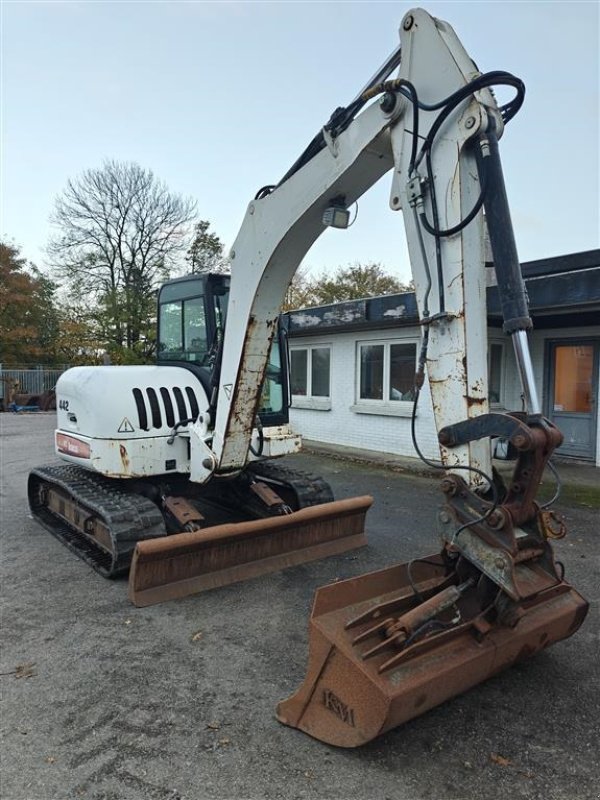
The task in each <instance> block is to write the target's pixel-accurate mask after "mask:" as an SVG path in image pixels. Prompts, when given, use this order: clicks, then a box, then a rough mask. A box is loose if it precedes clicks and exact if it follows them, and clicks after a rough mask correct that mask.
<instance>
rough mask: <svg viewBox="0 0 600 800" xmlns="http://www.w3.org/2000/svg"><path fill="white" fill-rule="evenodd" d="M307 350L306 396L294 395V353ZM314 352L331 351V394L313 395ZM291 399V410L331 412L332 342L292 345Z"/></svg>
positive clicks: (290, 349)
mask: <svg viewBox="0 0 600 800" xmlns="http://www.w3.org/2000/svg"><path fill="white" fill-rule="evenodd" d="M301 350H305V351H306V352H307V355H306V394H305V395H304V394H293V392H292V353H293V352H298V351H301ZM313 350H328V351H329V394H328V395H327V396H325V395H313V394H312V377H313V376H312V364H313V356H312V354H313ZM289 351H290V399H291V408H304V409H309V410H313V411H331V373H332V369H331V367H332V361H333V347H332V345H331V343H330V342H318V343H315V344H298V345H290V348H289Z"/></svg>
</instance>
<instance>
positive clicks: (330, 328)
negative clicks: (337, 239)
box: [287, 251, 600, 337]
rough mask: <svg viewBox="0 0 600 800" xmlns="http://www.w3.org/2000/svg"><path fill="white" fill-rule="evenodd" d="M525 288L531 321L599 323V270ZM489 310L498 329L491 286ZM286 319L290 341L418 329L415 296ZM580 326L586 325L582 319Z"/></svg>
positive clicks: (301, 313)
mask: <svg viewBox="0 0 600 800" xmlns="http://www.w3.org/2000/svg"><path fill="white" fill-rule="evenodd" d="M599 252H600V251H599ZM526 286H527V293H528V295H529V304H530V309H531V315H532V317H533V318H534V319H540V318H541V317H542V316H544V315H549V314H552V315H556V314H565V313H569V314H571V315H573V314H575V313H576V312H581V313H582V314H584V313H585V318H586V322H587V324H589V319H590V314H593V313H595V312H596V310H597V311H598V318H599V319H600V266H598V267H597V268H596V269H589V268H587V269H582V270H581V271H577V270H576V271H575V272H570V273H560V274H553V275H546V276H545V277H536V278H534V279H531V277H530V278H529V279H526ZM487 306H488V321H489V323H490V324H491V325H497V324H499V323H500V322H501V309H500V300H499V297H498V289H497V287H495V286H490V287H488V289H487ZM287 317H288V320H289V335H290V336H291V337H295V336H317V335H320V336H322V335H323V334H326V333H327V332H335V333H342V332H348V333H350V332H352V331H361V330H385V329H389V328H404V327H407V326H414V325H417V324H418V321H419V320H418V315H417V305H416V299H415V294H414V292H406V293H403V294H393V295H385V296H384V297H373V298H367V299H365V300H351V301H347V302H343V303H334V304H332V305H329V306H319V307H318V308H307V309H299V310H298V311H290V312H288V313H287ZM573 318H574V319H575V318H576V317H573ZM582 324H585V323H583V320H582Z"/></svg>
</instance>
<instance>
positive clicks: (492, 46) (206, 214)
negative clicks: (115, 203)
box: [0, 0, 600, 280]
mask: <svg viewBox="0 0 600 800" xmlns="http://www.w3.org/2000/svg"><path fill="white" fill-rule="evenodd" d="M0 2H1V15H2V19H1V23H2V33H1V39H2V41H1V44H2V65H1V66H2V74H1V89H2V96H1V107H2V153H1V167H2V179H1V184H0V202H1V209H0V235H1V236H2V237H3V238H5V239H8V240H9V241H13V242H14V243H15V244H17V245H18V246H20V248H21V251H22V255H24V256H25V257H26V258H27V259H29V260H31V261H33V262H34V263H36V264H37V265H38V266H40V267H42V268H43V267H44V265H45V262H46V259H45V253H44V248H45V245H46V243H47V241H48V238H49V236H50V235H51V233H52V229H51V226H50V223H49V217H50V214H51V212H52V208H53V204H54V200H55V198H56V196H57V195H58V194H59V193H60V192H61V191H62V189H63V188H64V187H65V185H66V182H67V180H68V179H69V178H75V177H77V175H79V174H80V173H81V172H82V171H83V170H85V169H88V168H90V167H99V166H101V164H102V162H103V160H105V159H117V160H122V161H135V162H137V163H138V164H140V165H141V166H142V167H144V168H150V169H151V170H152V171H153V172H154V173H155V175H156V176H157V177H158V178H160V179H161V180H164V181H165V182H166V183H167V185H168V186H169V188H170V189H171V190H172V191H174V192H177V193H181V194H183V195H185V196H191V197H193V198H194V199H195V200H196V201H197V204H198V216H199V218H201V219H206V220H209V221H210V223H211V226H212V229H213V230H214V231H215V232H216V233H217V234H218V235H219V236H220V238H221V239H222V240H223V241H224V242H225V244H226V246H227V247H229V246H231V244H232V243H233V241H234V239H235V236H236V233H237V230H238V229H239V226H240V224H241V222H242V219H243V216H244V213H245V210H246V207H247V204H248V202H249V201H250V200H251V199H252V198H253V197H254V195H255V193H256V191H257V190H258V189H259V188H260V187H261V186H263V185H265V184H269V183H276V182H277V181H278V180H279V179H280V178H281V177H282V176H283V174H284V173H285V172H286V171H287V169H288V167H289V166H291V164H292V163H293V162H294V161H295V160H296V158H297V157H298V155H299V154H300V153H301V151H302V150H303V149H304V147H305V146H306V144H308V142H309V141H310V139H311V138H312V137H313V136H314V134H315V133H317V131H318V130H319V129H320V128H321V126H322V125H323V124H324V123H325V122H326V121H327V120H328V118H329V116H330V114H331V112H332V111H333V110H334V109H335V108H336V107H337V106H340V105H345V104H347V103H348V102H349V101H350V100H352V99H353V98H354V97H355V95H356V94H357V92H358V91H359V90H360V89H361V88H362V87H363V85H364V84H365V83H366V81H367V80H368V79H369V78H370V77H371V76H372V75H373V73H375V71H376V70H377V68H378V67H379V66H380V64H381V63H382V62H383V61H384V60H385V59H386V57H387V56H388V54H389V53H390V52H391V51H392V50H393V49H394V48H395V47H396V45H397V43H398V27H399V23H400V21H401V19H402V18H403V16H404V14H405V13H406V12H407V11H408V10H409V9H410V8H411V7H412V5H413V4H410V3H403V2H348V1H347V0H337V1H336V2H285V1H284V0H279V2H177V0H172V1H171V2H147V1H142V2H126V1H125V0H119V1H118V2H109V1H108V0H102V1H101V2H64V1H63V2H29V1H28V0H19V1H17V2H12V1H11V0H0ZM423 7H424V8H426V10H428V11H429V12H430V13H431V14H433V15H434V16H436V17H440V18H442V19H444V20H446V21H447V22H449V23H450V24H451V25H452V26H453V28H454V29H455V31H456V33H457V34H458V36H459V37H460V39H461V41H462V42H463V45H464V46H465V47H466V49H467V52H468V53H469V54H470V56H471V57H472V58H473V60H474V61H475V62H476V63H477V64H478V67H479V69H480V70H481V71H488V70H492V69H502V70H507V71H510V72H513V73H514V74H516V75H517V76H518V77H520V78H522V79H523V80H524V82H525V84H526V88H527V94H526V98H525V104H524V106H523V108H522V109H521V111H520V112H519V113H518V114H517V116H516V117H515V118H514V119H513V120H512V121H511V123H510V124H509V126H507V129H506V132H505V134H504V136H503V138H502V141H501V156H502V161H503V166H504V172H505V178H506V183H507V190H508V196H509V201H510V204H511V210H512V217H513V223H514V227H515V233H516V240H517V246H518V250H519V255H520V258H521V261H529V260H534V259H538V258H545V257H549V256H557V255H563V254H567V253H573V252H578V251H581V250H588V249H592V248H595V247H598V246H599V225H600V223H599V220H600V209H599V205H600V204H599V195H600V191H599V161H598V151H599V148H598V144H599V141H600V135H599V120H600V114H599V108H600V104H599V97H598V90H599V75H600V69H599V55H598V53H599V42H600V34H599V8H600V5H599V4H598V3H597V2H595V1H594V2H569V3H565V2H546V0H539V1H538V2H511V0H502V2H492V1H490V2H486V1H483V2H454V1H453V0H448V2H431V3H426V4H424V6H423ZM509 96H510V95H509V94H506V96H503V95H502V93H500V95H499V98H500V100H502V101H503V100H505V99H508V97H509ZM390 183H391V179H390V176H389V175H388V176H384V177H383V178H382V179H381V181H380V182H379V183H378V184H377V185H376V186H375V187H373V189H371V190H370V191H369V192H368V193H367V194H366V195H364V196H363V198H362V199H361V200H360V203H359V212H358V218H357V221H356V224H355V225H353V226H352V227H351V228H350V229H349V230H347V231H339V230H326V231H325V233H324V234H323V235H322V236H321V238H320V239H319V240H318V241H317V243H316V244H315V245H314V246H313V247H312V249H311V250H310V251H309V253H308V254H307V257H306V259H305V262H304V266H305V267H306V268H307V269H308V270H309V272H310V273H311V274H320V273H321V272H322V271H332V270H334V269H335V268H336V267H338V266H340V265H346V264H349V263H352V262H357V261H358V262H362V263H365V262H371V261H376V262H380V263H381V264H382V265H383V266H384V267H385V269H386V270H388V271H389V272H391V273H392V274H394V275H396V276H397V277H398V278H400V279H401V280H408V279H409V278H410V265H409V261H408V252H407V248H406V242H405V239H404V233H403V224H402V220H401V219H400V214H399V213H395V212H392V211H391V210H390V209H389V192H390Z"/></svg>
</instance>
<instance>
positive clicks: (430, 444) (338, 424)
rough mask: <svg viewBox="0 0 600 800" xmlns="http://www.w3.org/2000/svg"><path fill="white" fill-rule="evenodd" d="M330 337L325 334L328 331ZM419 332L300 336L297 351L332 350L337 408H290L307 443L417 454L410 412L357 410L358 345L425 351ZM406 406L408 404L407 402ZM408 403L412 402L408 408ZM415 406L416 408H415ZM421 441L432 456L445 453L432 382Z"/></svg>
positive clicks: (422, 402) (422, 408) (423, 402)
mask: <svg viewBox="0 0 600 800" xmlns="http://www.w3.org/2000/svg"><path fill="white" fill-rule="evenodd" d="M324 333H325V332H324ZM419 336H420V332H419V330H418V329H417V328H416V327H415V328H404V329H402V330H400V331H398V330H395V331H393V332H390V331H364V332H363V331H361V332H360V333H355V332H353V333H336V334H329V336H327V335H324V336H323V337H322V338H321V337H316V336H310V337H303V338H300V337H296V336H294V337H293V339H292V340H291V341H290V346H291V347H297V346H300V347H301V346H302V345H305V346H313V347H314V346H315V345H330V346H331V410H329V411H321V410H314V409H304V408H294V407H293V406H292V408H291V409H290V422H291V424H292V426H293V427H294V429H295V430H297V431H298V432H299V433H301V434H302V436H304V437H305V438H307V439H314V440H316V441H319V442H326V443H329V444H341V445H345V446H347V447H360V448H364V449H366V450H376V451H378V452H383V453H392V454H395V455H407V456H416V453H415V451H414V448H413V446H412V441H411V435H410V413H409V412H408V410H407V409H406V407H405V409H404V410H403V413H404V414H405V416H389V415H381V416H380V415H378V414H371V413H359V412H357V411H353V410H352V408H351V407H352V406H353V405H355V403H356V401H357V369H356V359H357V342H369V341H387V340H391V339H393V340H394V341H406V342H414V343H415V344H416V345H417V350H418V347H419ZM402 405H403V406H404V403H403V404H402ZM407 405H408V404H407ZM411 405H412V404H411ZM417 441H418V443H419V446H420V447H421V449H422V450H423V453H424V454H425V455H426V456H427V457H429V458H436V457H438V455H439V451H438V448H437V437H436V433H435V426H434V424H433V409H432V405H431V396H430V394H429V387H428V384H427V381H426V382H425V385H424V387H423V391H422V393H421V397H420V398H419V408H418V415H417Z"/></svg>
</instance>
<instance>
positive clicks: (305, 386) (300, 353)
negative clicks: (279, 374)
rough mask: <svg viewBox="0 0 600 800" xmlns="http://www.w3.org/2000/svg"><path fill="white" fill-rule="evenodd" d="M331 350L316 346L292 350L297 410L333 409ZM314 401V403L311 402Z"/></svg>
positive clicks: (294, 400) (292, 384)
mask: <svg viewBox="0 0 600 800" xmlns="http://www.w3.org/2000/svg"><path fill="white" fill-rule="evenodd" d="M330 382H331V348H330V347H329V346H323V345H315V346H310V347H294V348H291V349H290V384H291V388H292V397H293V405H294V406H295V407H296V408H324V409H326V410H328V409H329V408H330V407H331V404H330V402H329V398H330ZM311 401H314V402H311Z"/></svg>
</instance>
